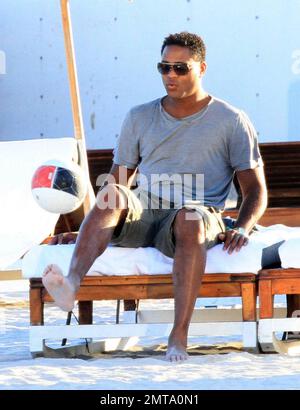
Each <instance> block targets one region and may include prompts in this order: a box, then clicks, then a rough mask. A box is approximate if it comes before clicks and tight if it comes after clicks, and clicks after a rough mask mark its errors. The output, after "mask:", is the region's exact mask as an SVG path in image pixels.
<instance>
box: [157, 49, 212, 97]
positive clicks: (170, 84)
mask: <svg viewBox="0 0 300 410" xmlns="http://www.w3.org/2000/svg"><path fill="white" fill-rule="evenodd" d="M161 61H162V62H163V63H187V64H188V65H189V66H190V68H191V69H190V71H189V72H188V73H187V74H186V75H178V74H176V73H175V71H174V69H171V70H170V72H169V73H168V74H162V81H163V84H164V86H165V89H166V91H167V94H168V95H169V96H170V97H172V98H179V99H180V98H185V97H189V96H191V95H193V94H195V93H196V92H197V91H198V90H199V87H200V85H201V77H202V76H203V74H204V72H205V69H206V64H205V62H203V63H200V62H199V61H196V60H195V59H194V58H193V55H192V53H191V51H190V50H189V49H188V48H186V47H181V46H176V45H171V46H166V47H165V49H164V51H163V54H162V59H161Z"/></svg>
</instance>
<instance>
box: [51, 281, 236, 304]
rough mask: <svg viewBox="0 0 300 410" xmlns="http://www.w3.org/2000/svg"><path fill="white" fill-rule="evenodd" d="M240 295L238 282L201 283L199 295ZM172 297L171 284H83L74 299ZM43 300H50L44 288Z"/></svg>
mask: <svg viewBox="0 0 300 410" xmlns="http://www.w3.org/2000/svg"><path fill="white" fill-rule="evenodd" d="M236 296H241V288H240V284H239V283H237V282H236V283H210V284H205V283H203V284H202V286H201V289H200V291H199V297H236ZM173 297H174V292H173V284H172V283H170V284H167V283H164V284H155V285H154V284H151V285H149V284H148V285H137V284H135V285H133V284H131V285H103V286H97V285H92V286H83V287H81V288H80V289H79V291H78V293H77V295H76V300H79V301H80V300H82V301H90V300H121V299H125V300H126V299H169V298H173ZM43 300H44V301H45V302H52V298H51V297H50V295H49V294H48V293H47V292H46V291H45V290H44V292H43Z"/></svg>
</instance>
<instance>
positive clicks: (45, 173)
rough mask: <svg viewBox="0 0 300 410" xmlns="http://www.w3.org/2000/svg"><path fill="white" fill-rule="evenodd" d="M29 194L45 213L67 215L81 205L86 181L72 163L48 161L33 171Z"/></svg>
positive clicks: (79, 169)
mask: <svg viewBox="0 0 300 410" xmlns="http://www.w3.org/2000/svg"><path fill="white" fill-rule="evenodd" d="M31 192H32V194H33V197H34V199H35V201H36V202H37V203H38V204H39V205H40V206H41V207H42V208H43V209H45V210H46V211H48V212H52V213H55V214H67V213H69V212H72V211H75V210H76V209H77V208H79V206H80V205H81V204H82V202H83V200H84V198H85V196H86V193H87V181H86V177H85V175H84V173H83V171H82V169H81V168H80V167H79V165H77V164H75V163H74V162H70V163H63V162H61V161H57V160H50V161H47V162H45V163H44V164H42V165H40V166H39V167H38V168H37V170H36V171H35V173H34V175H33V177H32V181H31Z"/></svg>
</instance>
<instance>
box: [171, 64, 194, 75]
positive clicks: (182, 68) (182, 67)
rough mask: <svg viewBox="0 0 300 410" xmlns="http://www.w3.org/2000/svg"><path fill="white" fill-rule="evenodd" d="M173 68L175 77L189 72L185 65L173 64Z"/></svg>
mask: <svg viewBox="0 0 300 410" xmlns="http://www.w3.org/2000/svg"><path fill="white" fill-rule="evenodd" d="M173 68H174V71H175V73H176V74H177V75H186V74H187V73H188V72H189V71H190V70H189V67H188V65H187V64H175V65H174V66H173Z"/></svg>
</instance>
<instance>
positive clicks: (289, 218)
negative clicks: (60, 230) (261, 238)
mask: <svg viewBox="0 0 300 410" xmlns="http://www.w3.org/2000/svg"><path fill="white" fill-rule="evenodd" d="M224 216H230V217H231V218H237V216H238V211H237V210H236V209H233V210H226V211H224ZM258 223H259V224H261V225H263V226H270V225H275V224H283V225H287V226H300V208H287V207H285V208H267V210H266V211H265V213H264V215H263V216H262V217H261V218H260V220H259V221H258Z"/></svg>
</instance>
